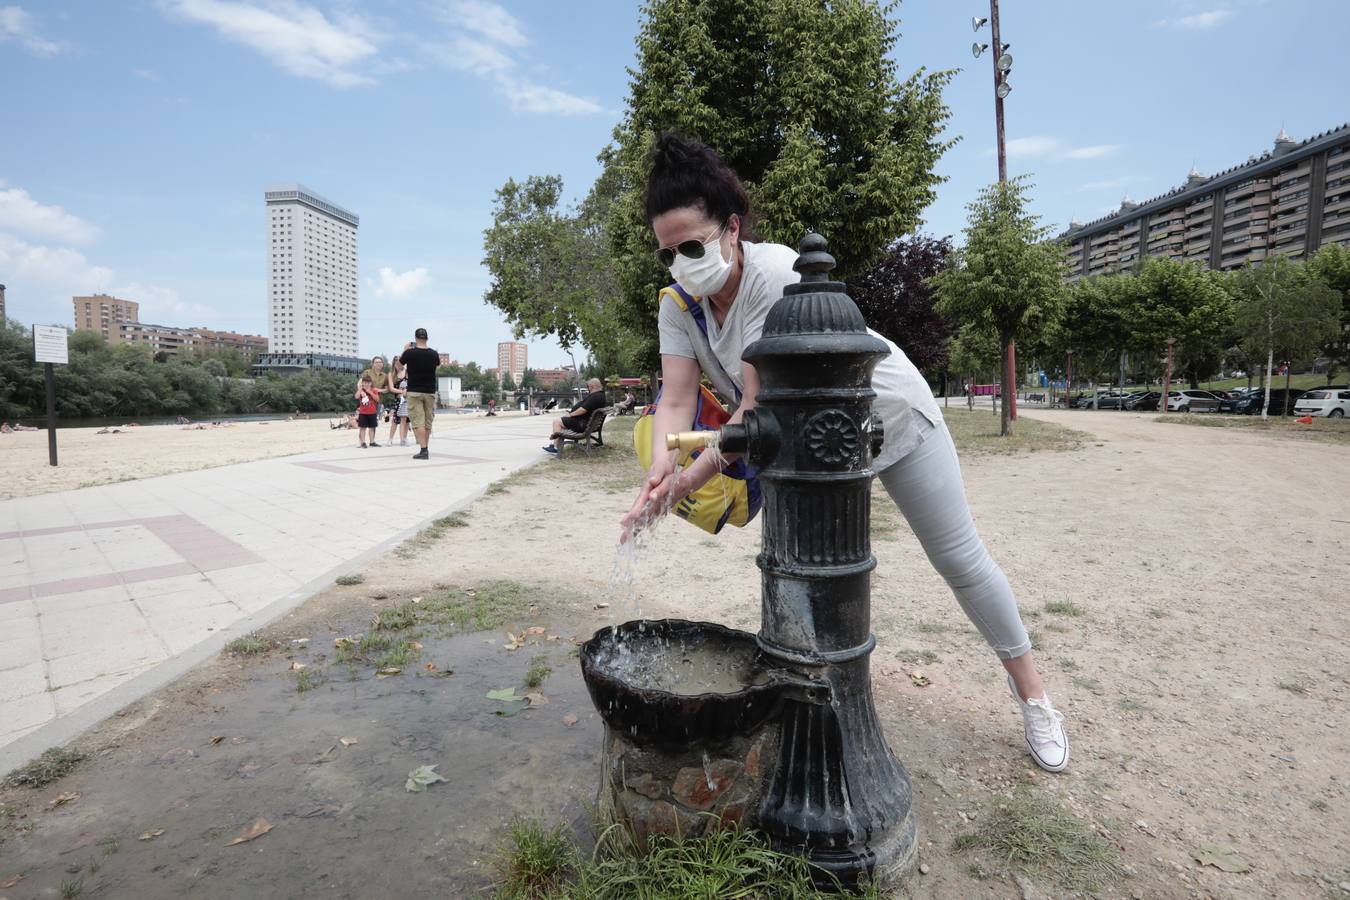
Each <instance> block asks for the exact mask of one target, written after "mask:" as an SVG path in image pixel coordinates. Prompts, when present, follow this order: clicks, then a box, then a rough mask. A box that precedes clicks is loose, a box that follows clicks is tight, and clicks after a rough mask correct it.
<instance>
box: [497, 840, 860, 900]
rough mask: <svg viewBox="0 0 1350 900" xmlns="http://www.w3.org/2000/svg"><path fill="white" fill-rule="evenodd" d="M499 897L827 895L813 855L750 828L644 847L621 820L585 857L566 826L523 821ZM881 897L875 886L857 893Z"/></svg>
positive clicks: (816, 899)
mask: <svg viewBox="0 0 1350 900" xmlns="http://www.w3.org/2000/svg"><path fill="white" fill-rule="evenodd" d="M496 868H497V873H498V882H497V892H496V897H497V898H498V900H564V898H568V900H571V898H580V897H584V898H586V900H632V898H650V900H686V898H687V900H693V898H714V897H715V898H719V900H720V898H724V897H725V898H747V900H748V898H755V900H826V898H833V897H837V896H839V894H838V893H837V892H825V891H821V890H819V889H818V888H816V887H815V886H814V885H812V883H811V874H810V870H809V868H808V866H807V863H806V860H805V859H804V858H802V857H801V856H797V855H795V854H787V853H779V852H777V851H775V850H773V849H771V848H770V847H769V846H768V845H767V844H766V843H765V841H764V839H763V838H762V837H761V836H760V835H758V834H756V833H754V832H751V831H748V830H742V829H736V828H726V829H718V830H714V831H712V832H711V833H709V834H706V835H704V836H702V837H694V838H683V839H681V838H669V837H665V836H658V837H655V838H653V839H652V840H651V842H650V844H649V846H648V847H647V848H646V850H645V852H644V851H639V850H637V849H636V848H635V847H634V846H633V844H632V840H631V837H630V836H628V835H627V833H626V832H624V831H623V830H622V828H621V826H617V825H615V826H610V828H609V829H607V830H606V831H604V832H603V833H602V834H601V836H600V840H599V842H598V844H597V847H596V851H595V853H594V854H593V855H592V856H591V857H590V858H589V859H583V858H582V857H581V856H580V854H578V853H577V851H576V849H575V848H574V847H573V845H572V844H571V842H570V841H569V840H568V838H567V836H566V835H565V834H564V833H563V832H562V830H561V829H553V830H550V829H547V828H545V827H543V826H541V825H538V824H534V823H516V824H514V825H512V827H511V831H510V832H509V833H508V835H507V845H506V847H505V848H504V850H503V852H502V853H501V855H500V856H499V858H498V861H497V866H496ZM855 896H861V897H863V898H866V900H880V896H881V895H880V894H879V893H878V892H877V891H876V889H875V888H872V887H864V888H863V889H862V890H861V891H860V892H859V893H858V894H857V895H855Z"/></svg>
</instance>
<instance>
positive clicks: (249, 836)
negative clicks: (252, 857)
mask: <svg viewBox="0 0 1350 900" xmlns="http://www.w3.org/2000/svg"><path fill="white" fill-rule="evenodd" d="M271 830H272V823H271V822H269V821H267V820H266V819H263V818H259V819H257V820H256V821H255V822H254V823H253V824H252V825H250V826H248V827H247V828H245V829H244V830H243V831H241V832H239V834H237V835H235V838H234V840H232V841H230V842H229V843H228V844H226V845H225V846H226V847H233V846H234V845H235V844H246V843H248V842H249V841H251V840H254V839H256V838H260V837H262V836H263V835H264V834H267V832H269V831H271Z"/></svg>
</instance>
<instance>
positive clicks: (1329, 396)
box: [1294, 388, 1350, 419]
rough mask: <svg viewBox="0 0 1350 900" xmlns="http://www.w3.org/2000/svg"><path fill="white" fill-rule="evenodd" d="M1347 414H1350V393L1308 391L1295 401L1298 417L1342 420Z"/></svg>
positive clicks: (1328, 390) (1324, 389)
mask: <svg viewBox="0 0 1350 900" xmlns="http://www.w3.org/2000/svg"><path fill="white" fill-rule="evenodd" d="M1347 413H1350V391H1337V390H1331V389H1329V388H1319V389H1318V390H1315V391H1308V393H1306V394H1304V395H1303V396H1302V397H1299V398H1298V399H1297V400H1295V401H1294V415H1296V416H1326V417H1327V418H1329V419H1340V418H1343V417H1344V416H1345V415H1346V414H1347Z"/></svg>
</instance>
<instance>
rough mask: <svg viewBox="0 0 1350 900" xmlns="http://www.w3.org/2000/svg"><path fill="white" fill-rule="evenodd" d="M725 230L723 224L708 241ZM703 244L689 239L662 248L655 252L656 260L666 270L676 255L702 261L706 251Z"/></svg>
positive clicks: (694, 239) (672, 263) (673, 261)
mask: <svg viewBox="0 0 1350 900" xmlns="http://www.w3.org/2000/svg"><path fill="white" fill-rule="evenodd" d="M726 230H727V226H726V225H725V224H724V225H723V226H722V227H721V228H719V229H718V230H717V231H716V232H715V233H714V234H712V235H710V236H709V237H708V240H712V239H713V238H714V237H721V236H722V232H724V231H726ZM704 243H705V242H704V241H700V240H698V239H697V238H690V239H689V240H687V241H680V242H679V243H678V244H676V245H675V246H674V247H662V248H661V249H660V250H657V251H656V258H657V259H659V260H660V261H661V265H663V266H665V267H666V268H667V269H669V268H670V267H671V266H672V265H674V263H675V254H676V253H678V254H680V255H681V256H687V257H688V258H689V259H702V258H703V253H704V250H705V249H706V248H704V246H703V245H704Z"/></svg>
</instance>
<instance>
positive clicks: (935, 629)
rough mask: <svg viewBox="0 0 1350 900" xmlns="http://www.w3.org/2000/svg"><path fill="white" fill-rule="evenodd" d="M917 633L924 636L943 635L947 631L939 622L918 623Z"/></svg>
mask: <svg viewBox="0 0 1350 900" xmlns="http://www.w3.org/2000/svg"><path fill="white" fill-rule="evenodd" d="M919 631H921V632H923V633H924V634H943V633H944V632H946V631H947V626H946V625H943V624H942V623H941V622H920V623H919Z"/></svg>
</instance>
